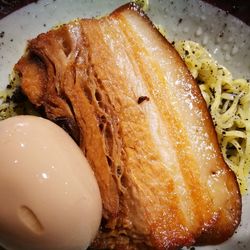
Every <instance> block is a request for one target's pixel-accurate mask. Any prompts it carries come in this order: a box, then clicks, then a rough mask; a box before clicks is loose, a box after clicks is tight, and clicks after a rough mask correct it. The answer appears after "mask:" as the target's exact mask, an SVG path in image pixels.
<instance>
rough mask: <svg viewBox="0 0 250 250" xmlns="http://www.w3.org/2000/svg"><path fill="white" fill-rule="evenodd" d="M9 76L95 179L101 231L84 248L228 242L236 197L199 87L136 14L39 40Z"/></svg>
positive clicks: (124, 10)
mask: <svg viewBox="0 0 250 250" xmlns="http://www.w3.org/2000/svg"><path fill="white" fill-rule="evenodd" d="M15 70H16V71H17V72H19V74H20V75H21V79H22V83H21V87H22V90H23V92H24V93H25V94H26V95H27V96H28V98H29V100H30V101H31V102H32V103H33V104H35V105H36V106H37V107H43V108H44V110H45V113H46V116H47V118H48V119H51V120H52V121H55V122H57V123H58V124H59V125H61V126H63V127H64V128H66V129H67V131H68V132H69V133H70V134H71V135H72V136H73V138H74V139H75V140H76V141H77V142H78V144H79V146H80V147H81V149H82V151H83V152H84V154H85V155H86V157H87V159H88V161H89V163H90V164H91V166H92V168H93V170H94V172H95V176H96V178H97V181H98V183H99V187H100V190H101V195H102V200H103V222H102V226H101V228H100V230H99V234H98V236H97V238H96V240H95V242H94V243H93V245H92V248H97V249H177V248H179V247H181V246H185V245H187V246H188V245H191V244H217V243H220V242H223V241H225V240H226V239H228V238H229V237H230V236H231V235H232V234H233V232H234V230H235V229H236V228H237V226H238V224H239V222H240V217H241V197H240V193H239V188H238V184H237V181H236V178H235V175H234V173H233V172H232V171H231V170H230V169H229V168H228V166H227V165H226V164H225V162H224V161H223V158H222V155H221V152H220V149H219V145H218V142H217V139H216V134H215V130H214V127H213V124H212V121H211V117H210V115H209V112H208V110H207V108H206V104H205V102H204V100H203V98H202V95H201V93H200V90H199V87H198V85H197V84H196V82H195V81H194V79H193V78H192V77H191V75H190V73H189V71H188V69H187V68H186V66H185V65H184V63H183V61H182V60H181V58H180V56H179V55H178V53H177V52H176V51H175V49H174V48H173V47H172V46H171V44H170V43H169V42H168V41H167V40H166V39H165V38H164V37H163V36H162V35H161V34H160V33H159V32H158V30H157V29H156V28H155V27H154V26H153V24H152V23H151V22H150V20H149V19H148V18H147V17H146V16H145V14H144V13H142V12H141V11H140V10H139V8H138V7H137V6H136V5H134V4H128V5H125V6H123V7H121V8H119V9H117V10H116V11H114V12H113V13H112V14H110V15H109V16H105V17H103V18H101V19H98V20H97V19H81V20H76V21H73V22H71V23H69V24H65V25H63V26H61V27H59V28H57V29H54V30H51V31H49V32H48V33H45V34H41V35H39V36H38V37H37V38H35V39H33V40H31V41H29V43H28V49H27V53H26V54H25V55H24V56H23V57H22V58H21V59H20V60H19V62H18V63H17V64H16V66H15Z"/></svg>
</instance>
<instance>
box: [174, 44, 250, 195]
mask: <svg viewBox="0 0 250 250" xmlns="http://www.w3.org/2000/svg"><path fill="white" fill-rule="evenodd" d="M175 48H176V49H177V51H178V52H179V54H180V55H181V57H182V58H183V59H184V61H185V63H186V65H187V67H188V68H189V70H190V72H191V74H192V75H193V77H194V78H195V79H197V81H198V83H199V86H200V89H201V92H202V95H203V97H204V99H205V101H206V103H207V106H208V108H209V110H210V113H211V116H212V118H213V122H214V125H215V129H216V132H217V136H218V140H219V143H220V146H221V151H222V154H223V157H224V159H225V161H226V163H227V164H228V165H229V167H230V168H231V169H232V170H233V171H234V172H235V174H236V176H237V179H238V182H239V184H240V190H241V193H242V194H244V193H246V192H247V187H248V182H247V178H248V175H249V171H250V121H249V119H250V84H249V83H248V82H247V81H246V80H245V79H235V80H234V79H233V78H232V74H231V73H230V72H229V71H228V70H227V69H226V68H225V67H223V66H221V65H219V64H218V63H217V62H216V61H215V60H214V59H213V58H212V57H211V55H210V54H209V53H208V52H207V51H206V50H205V49H204V48H203V47H202V46H201V45H199V44H198V43H195V42H192V41H179V42H176V43H175Z"/></svg>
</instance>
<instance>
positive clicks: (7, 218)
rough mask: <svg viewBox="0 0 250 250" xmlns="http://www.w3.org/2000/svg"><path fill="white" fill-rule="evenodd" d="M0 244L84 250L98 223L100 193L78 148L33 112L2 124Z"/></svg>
mask: <svg viewBox="0 0 250 250" xmlns="http://www.w3.org/2000/svg"><path fill="white" fill-rule="evenodd" d="M0 199H1V203H0V245H1V246H3V247H5V248H6V249H18V250H21V249H25V250H27V249H29V250H33V249H43V250H44V249H46V250H52V249H53V250H55V249H58V250H73V249H74V250H77V249H86V248H87V247H88V246H89V244H90V243H91V241H92V240H93V239H94V237H95V235H96V233H97V231H98V228H99V226H100V221H101V214H102V203H101V197H100V191H99V188H98V185H97V182H96V179H95V176H94V173H93V171H92V169H91V167H90V166H89V164H88V162H87V160H86V158H85V157H84V155H83V153H82V151H81V150H80V149H79V147H78V146H77V145H76V144H75V142H74V141H73V140H72V139H71V137H70V136H69V135H68V134H67V133H66V132H65V131H64V130H63V129H61V128H60V127H58V126H57V125H55V124H54V123H52V122H50V121H48V120H46V119H43V118H38V117H35V116H17V117H13V118H9V119H6V120H4V121H1V122H0Z"/></svg>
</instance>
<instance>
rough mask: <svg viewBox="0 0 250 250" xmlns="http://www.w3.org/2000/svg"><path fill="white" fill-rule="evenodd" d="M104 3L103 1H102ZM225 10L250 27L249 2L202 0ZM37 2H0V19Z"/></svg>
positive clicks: (34, 0)
mask: <svg viewBox="0 0 250 250" xmlns="http://www.w3.org/2000/svg"><path fill="white" fill-rule="evenodd" d="M103 1H104V0H103ZM204 1H206V2H208V3H210V4H213V5H216V6H217V7H219V8H221V9H224V10H226V11H227V12H228V13H231V14H232V15H234V16H236V17H238V18H240V19H241V20H242V21H243V22H245V23H246V24H248V25H250V0H204ZM31 2H37V0H9V1H8V0H7V1H6V0H0V19H1V18H3V17H4V16H6V15H8V14H9V13H11V12H12V11H14V10H16V9H18V8H21V7H22V6H24V5H26V4H28V3H31Z"/></svg>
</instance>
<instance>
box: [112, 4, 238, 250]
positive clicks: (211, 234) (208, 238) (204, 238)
mask: <svg viewBox="0 0 250 250" xmlns="http://www.w3.org/2000/svg"><path fill="white" fill-rule="evenodd" d="M124 10H132V11H135V12H137V13H139V15H140V16H141V17H143V18H144V19H145V21H146V22H147V23H148V24H149V25H150V26H151V27H152V28H153V29H154V30H155V31H156V32H157V34H158V36H159V38H160V39H161V40H162V41H163V42H165V44H167V46H169V47H173V48H174V46H173V45H172V44H171V43H170V42H169V41H168V40H167V39H166V37H164V36H163V34H162V33H161V32H160V31H159V30H158V29H157V27H156V26H155V25H154V23H153V22H152V21H151V20H150V18H149V17H148V16H147V14H146V13H145V12H144V11H143V10H142V9H141V8H140V7H139V6H138V5H137V4H136V3H133V2H130V3H127V4H125V5H122V6H121V7H119V8H117V9H116V10H115V11H113V12H112V13H111V16H114V17H115V16H117V15H118V16H119V14H121V13H122V12H123V11H124ZM173 53H175V57H176V58H178V63H180V64H182V65H183V66H184V67H185V68H187V66H186V64H185V62H184V61H183V60H182V58H181V57H180V55H179V53H178V52H177V51H176V49H175V48H174V50H173ZM188 74H189V77H190V78H191V79H192V83H195V84H193V87H194V88H195V89H194V94H195V95H196V97H197V98H200V99H201V100H202V103H201V105H200V107H199V108H201V109H202V111H203V112H204V113H205V115H206V116H207V117H208V119H207V122H206V126H207V128H208V129H210V131H212V136H213V138H214V144H215V146H216V148H217V149H218V152H221V149H220V145H219V142H218V138H217V134H216V131H215V127H214V123H213V120H212V117H211V114H210V112H209V111H208V108H207V104H206V102H205V100H204V98H203V96H202V93H201V90H200V88H199V85H198V83H197V82H196V80H195V79H194V77H193V76H192V74H191V73H190V71H189V70H188ZM197 93H198V94H197ZM221 160H222V161H223V163H224V165H225V166H226V170H227V171H228V174H229V178H231V179H232V181H234V182H235V184H236V185H234V186H235V187H236V188H237V193H238V194H239V200H240V204H239V205H240V207H239V208H240V209H239V211H238V213H237V218H235V219H236V220H237V224H236V225H235V226H234V227H231V228H228V230H227V231H225V233H224V234H223V235H218V237H217V233H218V232H217V228H216V224H215V227H208V228H207V229H205V230H204V231H203V232H202V233H201V235H200V237H199V238H198V239H197V244H198V245H205V244H219V243H222V242H224V241H225V240H227V239H229V238H230V237H231V236H232V235H233V234H234V231H235V230H236V228H237V227H238V226H239V224H240V221H241V211H242V199H241V193H240V189H239V185H238V182H237V177H236V175H235V173H234V172H233V171H232V170H231V169H230V168H229V166H228V165H227V164H226V162H225V160H224V158H223V156H222V152H221ZM230 229H231V230H230Z"/></svg>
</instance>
